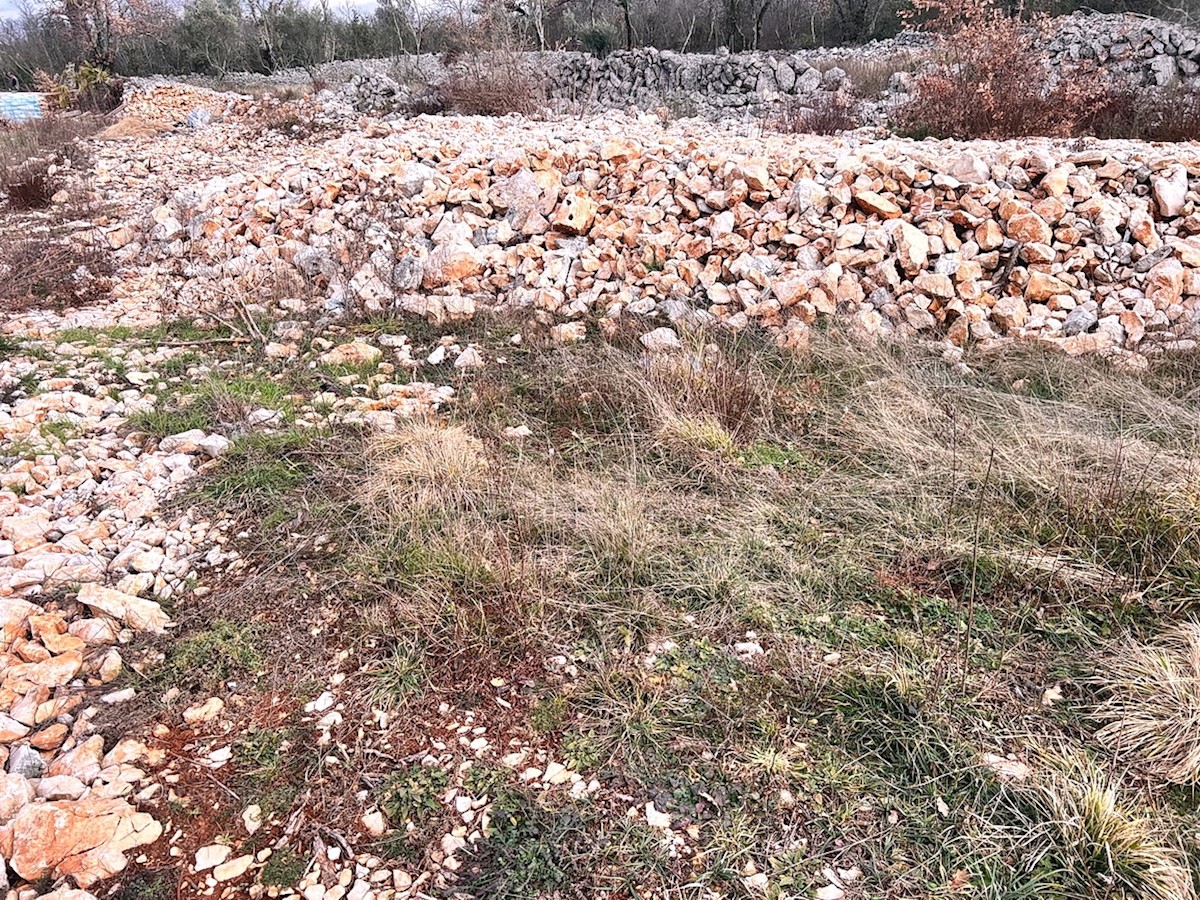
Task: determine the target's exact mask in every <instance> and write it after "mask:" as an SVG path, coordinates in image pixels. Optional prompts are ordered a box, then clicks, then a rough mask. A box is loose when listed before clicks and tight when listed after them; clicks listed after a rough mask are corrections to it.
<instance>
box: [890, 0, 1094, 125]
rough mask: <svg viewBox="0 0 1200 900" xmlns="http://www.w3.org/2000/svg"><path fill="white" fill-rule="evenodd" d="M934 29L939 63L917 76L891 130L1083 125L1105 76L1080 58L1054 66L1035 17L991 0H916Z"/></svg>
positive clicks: (1089, 117) (1091, 113) (920, 13)
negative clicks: (1018, 14)
mask: <svg viewBox="0 0 1200 900" xmlns="http://www.w3.org/2000/svg"><path fill="white" fill-rule="evenodd" d="M913 6H914V11H915V13H916V14H917V15H918V16H921V17H923V18H924V20H925V21H924V25H925V26H926V27H928V28H930V29H931V30H934V31H936V32H938V35H939V39H938V44H937V57H938V60H939V62H938V64H937V65H936V66H934V67H933V68H932V69H930V70H928V71H926V72H924V73H922V74H921V75H919V76H918V78H917V82H916V89H915V94H914V96H913V98H912V99H911V100H910V101H909V102H908V103H906V104H905V105H903V106H902V107H900V108H899V109H898V110H896V112H895V113H894V116H893V126H894V127H895V128H896V130H897V131H900V132H902V133H905V134H910V135H913V136H917V137H924V136H933V137H941V138H957V139H962V140H969V139H977V138H991V139H1005V138H1013V137H1028V136H1033V135H1042V136H1049V137H1067V136H1071V135H1074V134H1078V133H1080V132H1081V131H1082V130H1086V127H1087V123H1089V122H1090V121H1092V118H1093V116H1094V114H1095V110H1096V108H1097V106H1098V104H1099V102H1100V98H1102V97H1103V96H1104V94H1105V90H1104V82H1103V80H1102V79H1101V78H1100V76H1099V75H1098V74H1097V73H1096V72H1095V71H1094V70H1092V69H1088V68H1087V67H1085V66H1083V65H1080V66H1076V67H1074V68H1071V69H1060V70H1059V71H1058V72H1057V73H1055V72H1053V70H1052V68H1051V66H1050V59H1049V55H1048V54H1047V53H1046V51H1045V50H1044V49H1043V44H1044V38H1043V35H1042V34H1041V30H1040V28H1039V27H1038V24H1039V23H1034V24H1030V23H1027V22H1025V21H1023V20H1021V19H1020V18H1018V17H1015V16H1010V15H1008V14H1006V13H1005V12H1004V11H1003V10H1001V9H1000V8H999V7H997V6H995V5H993V3H992V2H991V0H915V2H914V4H913Z"/></svg>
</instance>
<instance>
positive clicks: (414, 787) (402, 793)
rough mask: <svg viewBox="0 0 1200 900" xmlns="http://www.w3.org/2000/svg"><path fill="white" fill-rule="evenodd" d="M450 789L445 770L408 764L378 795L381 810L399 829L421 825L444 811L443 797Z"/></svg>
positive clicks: (388, 780)
mask: <svg viewBox="0 0 1200 900" xmlns="http://www.w3.org/2000/svg"><path fill="white" fill-rule="evenodd" d="M449 785H450V777H449V776H448V775H447V774H446V771H445V769H442V768H440V767H438V766H425V765H421V764H419V763H416V764H409V765H407V766H405V767H404V768H402V769H400V770H399V771H397V772H395V773H393V774H392V775H391V776H389V777H388V779H387V781H385V782H384V783H383V787H382V788H381V789H380V791H379V808H380V809H382V810H383V811H384V813H385V814H386V815H387V817H388V819H389V820H390V821H391V822H392V823H393V824H394V825H396V826H401V827H402V826H403V825H404V823H405V822H407V821H409V820H412V821H413V822H416V823H418V824H419V823H420V822H422V821H424V820H425V819H427V818H429V817H431V816H432V815H433V814H434V813H436V812H438V811H439V810H440V809H441V806H442V804H441V798H442V794H443V793H445V791H446V788H447V787H448V786H449Z"/></svg>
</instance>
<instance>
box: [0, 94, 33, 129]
mask: <svg viewBox="0 0 1200 900" xmlns="http://www.w3.org/2000/svg"><path fill="white" fill-rule="evenodd" d="M41 117H42V95H41V94H31V93H16V94H13V93H0V119H7V120H8V121H10V122H27V121H29V120H30V119H40V118H41Z"/></svg>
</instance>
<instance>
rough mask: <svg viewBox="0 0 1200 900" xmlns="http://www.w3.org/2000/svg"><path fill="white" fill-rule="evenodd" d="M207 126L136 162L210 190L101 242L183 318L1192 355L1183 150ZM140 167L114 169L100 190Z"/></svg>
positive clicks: (733, 135) (581, 131) (623, 131)
mask: <svg viewBox="0 0 1200 900" xmlns="http://www.w3.org/2000/svg"><path fill="white" fill-rule="evenodd" d="M214 131H215V133H212V134H207V133H206V137H205V143H206V144H209V146H203V147H202V146H197V145H196V144H195V143H193V142H192V141H190V140H189V141H186V142H185V141H181V142H180V143H179V144H178V145H176V146H170V147H166V148H162V149H159V150H156V151H155V154H156V155H157V154H159V153H162V154H163V155H164V156H168V157H169V158H170V159H171V160H173V164H175V165H177V166H179V167H180V168H181V169H184V170H187V171H189V172H194V173H202V172H204V171H205V170H206V168H207V169H208V170H210V171H211V170H213V169H214V168H216V169H219V170H220V171H221V173H222V174H220V176H219V177H214V178H209V179H205V178H204V177H203V176H200V177H196V178H194V180H192V181H191V182H190V183H188V185H187V187H184V188H182V189H178V190H176V191H175V192H174V193H173V194H172V195H171V196H170V199H169V200H168V202H166V203H163V204H160V205H156V206H155V207H154V208H153V209H151V210H147V213H146V215H145V217H144V218H142V219H141V220H140V222H138V223H137V224H136V226H135V225H133V224H132V223H125V224H123V225H121V226H119V228H118V229H117V230H115V231H114V232H113V235H114V236H115V235H118V234H119V235H120V242H121V243H124V242H126V241H127V240H132V241H133V245H132V246H130V247H127V248H126V249H125V250H124V251H122V252H123V253H124V254H125V255H126V257H127V258H130V259H134V258H136V259H137V260H139V261H140V262H141V263H142V264H149V265H153V266H155V267H157V268H158V269H160V270H161V271H162V272H163V273H169V277H170V279H171V291H172V292H173V293H174V294H175V295H176V296H177V297H178V298H179V301H180V303H181V304H182V305H183V307H185V308H193V307H194V308H205V307H206V306H208V305H211V304H212V303H213V302H214V298H216V297H223V296H227V295H228V294H229V293H230V292H242V293H244V294H246V295H248V296H255V295H262V293H263V291H264V290H268V291H270V292H273V293H274V294H275V295H277V296H291V297H297V298H299V297H310V298H312V300H311V301H309V302H315V303H320V304H324V305H325V306H326V307H327V309H328V310H329V311H330V312H331V313H337V312H340V311H344V310H347V309H353V310H358V311H365V312H368V313H382V312H407V313H415V314H419V315H425V316H429V317H431V318H434V319H442V318H444V317H451V318H453V317H469V316H471V315H472V314H473V313H474V311H475V310H476V309H479V308H484V307H496V306H506V307H518V308H527V309H529V310H530V311H531V312H532V313H535V314H536V315H538V316H539V317H541V318H543V319H545V320H546V322H547V323H551V324H554V325H556V326H558V330H559V332H560V333H562V334H564V335H566V334H576V333H582V329H583V327H584V326H585V324H586V323H588V322H590V321H598V322H599V323H600V326H601V327H607V323H612V322H614V321H615V320H616V318H617V317H618V316H621V315H630V316H634V317H639V318H641V319H644V320H645V322H646V326H647V330H649V328H650V327H652V326H653V325H656V324H663V323H667V324H675V323H678V324H682V325H697V324H719V325H722V326H725V327H729V328H745V327H748V326H750V325H757V326H762V327H765V328H768V329H772V330H774V331H775V332H777V333H778V334H779V335H780V338H781V339H782V340H785V341H787V342H789V343H799V342H802V341H803V340H804V336H805V334H806V331H807V329H808V328H810V327H812V326H813V325H815V324H818V323H819V322H821V321H822V320H831V321H839V322H841V323H843V324H844V325H846V326H847V327H850V328H853V329H856V330H859V331H862V332H865V333H869V334H875V335H896V336H908V335H921V336H927V337H931V338H936V339H939V340H948V341H950V342H952V343H954V344H957V345H963V344H965V343H966V342H967V341H975V342H980V341H983V342H986V341H993V340H999V339H1003V338H1014V337H1015V338H1022V339H1031V340H1040V341H1046V342H1051V343H1053V344H1055V345H1056V346H1059V347H1061V348H1062V349H1064V350H1066V351H1068V352H1071V353H1083V352H1099V353H1116V354H1128V353H1130V352H1132V351H1136V352H1139V353H1153V352H1160V351H1162V350H1166V349H1173V348H1174V349H1178V348H1184V347H1189V346H1192V345H1193V343H1194V340H1195V337H1196V333H1197V327H1198V325H1200V314H1198V303H1200V206H1198V197H1197V193H1196V189H1197V181H1196V179H1197V177H1198V176H1200V152H1198V151H1197V150H1196V149H1195V148H1181V147H1151V146H1146V145H1140V144H1134V143H1124V142H1109V143H1094V144H1092V145H1090V146H1084V145H1080V144H1078V143H1070V144H1067V143H1061V142H1054V141H1048V140H1045V141H1022V142H1010V143H982V142H981V143H973V144H964V145H955V144H953V143H937V142H931V141H924V142H914V141H908V140H899V139H887V140H882V141H877V142H872V141H866V140H860V139H856V138H840V139H828V138H815V137H808V138H796V137H788V136H776V135H769V134H765V135H762V136H747V135H746V134H743V133H739V131H738V130H737V129H734V128H731V127H725V126H721V125H714V124H709V123H701V122H699V121H694V120H693V121H687V122H678V123H674V124H672V125H669V126H665V127H664V126H663V125H662V123H661V122H660V121H659V120H658V119H657V118H655V117H653V116H641V117H637V118H634V117H615V118H614V117H613V116H606V117H604V118H596V119H592V120H587V121H570V122H567V121H563V122H529V121H524V120H519V119H515V118H508V119H504V120H485V119H473V118H433V117H421V118H419V119H416V120H411V121H393V122H378V121H364V127H363V128H362V129H356V130H353V131H350V132H348V133H344V134H338V135H336V136H334V137H332V138H331V139H329V140H326V141H324V142H319V143H292V142H288V141H286V140H285V139H283V138H280V140H279V141H278V142H276V143H274V144H271V145H270V150H269V151H268V152H264V149H263V146H262V143H261V137H260V136H259V135H258V134H256V133H252V132H248V131H247V130H246V129H245V128H243V127H240V126H236V125H230V126H222V128H220V129H218V130H214ZM217 144H219V145H220V146H219V147H218V146H216V145H217ZM118 155H120V154H118ZM234 159H238V160H240V165H239V164H234V163H233V160H234ZM139 164H140V161H139V160H138V159H134V160H128V159H124V158H121V159H119V160H118V159H113V160H112V161H111V164H110V165H109V172H110V174H109V177H111V178H112V179H114V180H115V181H118V182H119V181H121V180H130V179H133V178H135V177H136V174H135V173H136V172H137V171H138V169H139ZM102 165H104V163H102ZM296 302H301V301H296Z"/></svg>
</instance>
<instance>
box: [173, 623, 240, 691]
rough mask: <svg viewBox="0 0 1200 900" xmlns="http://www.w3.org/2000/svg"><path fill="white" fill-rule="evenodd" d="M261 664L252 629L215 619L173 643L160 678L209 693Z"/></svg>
mask: <svg viewBox="0 0 1200 900" xmlns="http://www.w3.org/2000/svg"><path fill="white" fill-rule="evenodd" d="M261 665H262V655H261V651H260V650H259V644H258V634H257V629H256V628H255V626H252V625H246V624H239V623H236V622H232V621H230V620H228V619H214V620H213V621H212V622H210V623H208V625H207V626H206V627H205V628H204V629H203V630H201V631H198V632H195V633H193V634H190V635H188V636H187V637H185V638H182V639H180V640H178V641H177V642H176V643H175V644H174V646H173V647H172V648H171V651H170V653H169V654H168V656H167V660H166V665H165V666H164V668H163V671H162V673H161V675H160V676H159V677H160V678H161V680H162V681H164V682H165V683H166V684H168V685H174V686H179V687H187V688H200V689H204V690H209V691H212V690H216V689H218V688H219V687H220V686H221V685H222V684H223V683H224V682H225V681H228V680H230V679H232V678H235V677H238V676H241V675H244V674H253V673H254V672H256V671H258V669H259V668H260V667H261Z"/></svg>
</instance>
